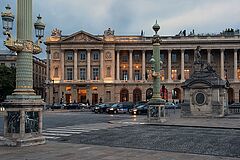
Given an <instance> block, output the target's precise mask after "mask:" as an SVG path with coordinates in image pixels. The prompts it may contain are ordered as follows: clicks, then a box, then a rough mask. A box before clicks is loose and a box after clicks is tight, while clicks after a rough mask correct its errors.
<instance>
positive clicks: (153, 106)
mask: <svg viewBox="0 0 240 160" xmlns="http://www.w3.org/2000/svg"><path fill="white" fill-rule="evenodd" d="M152 28H153V30H154V31H155V35H154V36H153V40H152V43H153V56H152V58H151V60H150V62H151V64H152V77H153V96H152V98H151V99H150V101H149V102H148V104H149V106H150V107H149V115H148V117H149V119H150V118H151V117H153V116H155V117H157V118H158V120H160V121H161V122H163V121H165V112H164V104H165V100H164V99H162V98H161V95H160V70H161V64H162V61H161V58H160V42H161V40H160V36H159V35H158V34H157V32H158V31H159V29H160V26H159V25H158V24H157V21H156V24H155V25H154V26H153V27H152ZM153 111H154V112H155V113H157V115H151V113H153Z"/></svg>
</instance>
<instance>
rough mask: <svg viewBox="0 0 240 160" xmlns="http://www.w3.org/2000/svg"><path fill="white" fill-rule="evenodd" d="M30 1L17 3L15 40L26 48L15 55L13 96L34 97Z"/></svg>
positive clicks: (22, 0)
mask: <svg viewBox="0 0 240 160" xmlns="http://www.w3.org/2000/svg"><path fill="white" fill-rule="evenodd" d="M32 27H33V22H32V0H21V1H17V40H19V41H25V43H26V46H25V47H24V49H23V50H22V51H21V52H18V53H17V60H16V64H17V66H16V89H15V90H14V93H13V94H18V95H22V94H28V95H35V93H34V90H33V58H32V56H33V55H32V45H33V42H32Z"/></svg>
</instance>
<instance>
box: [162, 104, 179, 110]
mask: <svg viewBox="0 0 240 160" xmlns="http://www.w3.org/2000/svg"><path fill="white" fill-rule="evenodd" d="M177 107H178V106H177V105H176V104H174V103H172V102H166V103H165V109H177Z"/></svg>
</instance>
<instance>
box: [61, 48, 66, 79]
mask: <svg viewBox="0 0 240 160" xmlns="http://www.w3.org/2000/svg"><path fill="white" fill-rule="evenodd" d="M64 64H65V51H64V50H62V51H61V75H62V77H61V81H62V82H64V80H65V73H64V69H65V67H64Z"/></svg>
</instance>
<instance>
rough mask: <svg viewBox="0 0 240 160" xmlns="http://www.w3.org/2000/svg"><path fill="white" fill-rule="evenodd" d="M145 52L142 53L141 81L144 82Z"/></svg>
mask: <svg viewBox="0 0 240 160" xmlns="http://www.w3.org/2000/svg"><path fill="white" fill-rule="evenodd" d="M145 52H146V51H145V50H143V51H142V80H143V81H145V72H146V66H145V63H146V62H145V61H146V60H145Z"/></svg>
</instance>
